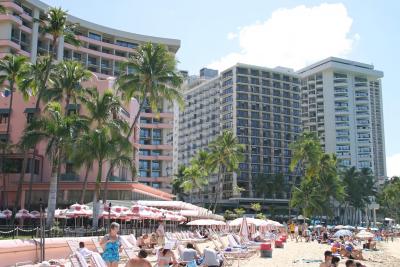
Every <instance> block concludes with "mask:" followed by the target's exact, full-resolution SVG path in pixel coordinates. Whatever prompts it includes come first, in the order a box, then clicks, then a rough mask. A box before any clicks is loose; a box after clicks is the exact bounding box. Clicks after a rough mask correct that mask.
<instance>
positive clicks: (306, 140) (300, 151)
mask: <svg viewBox="0 0 400 267" xmlns="http://www.w3.org/2000/svg"><path fill="white" fill-rule="evenodd" d="M290 149H291V150H292V151H293V156H292V161H291V162H290V170H291V171H294V170H295V169H296V168H297V167H299V168H300V171H301V173H302V175H305V177H306V178H309V179H311V178H313V177H315V176H316V175H317V173H318V168H319V161H320V158H321V156H322V154H323V151H322V148H321V144H320V142H319V140H318V138H317V136H316V135H315V134H314V133H310V132H304V133H303V134H302V135H300V137H299V138H298V139H297V140H296V141H295V142H294V143H292V144H291V145H290Z"/></svg>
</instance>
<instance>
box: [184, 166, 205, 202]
mask: <svg viewBox="0 0 400 267" xmlns="http://www.w3.org/2000/svg"><path fill="white" fill-rule="evenodd" d="M183 174H184V181H183V182H182V183H181V185H180V186H181V188H183V191H184V192H185V193H189V192H192V191H193V190H199V191H201V190H202V189H203V187H204V186H206V185H207V184H208V180H207V179H206V176H207V173H205V172H204V170H203V167H201V166H200V165H198V164H191V165H190V166H189V167H187V168H186V169H185V170H184V172H183ZM190 196H192V194H190Z"/></svg>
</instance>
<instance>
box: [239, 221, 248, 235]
mask: <svg viewBox="0 0 400 267" xmlns="http://www.w3.org/2000/svg"><path fill="white" fill-rule="evenodd" d="M239 235H240V236H241V237H244V238H249V226H248V224H247V220H246V217H243V219H242V224H241V225H240V230H239Z"/></svg>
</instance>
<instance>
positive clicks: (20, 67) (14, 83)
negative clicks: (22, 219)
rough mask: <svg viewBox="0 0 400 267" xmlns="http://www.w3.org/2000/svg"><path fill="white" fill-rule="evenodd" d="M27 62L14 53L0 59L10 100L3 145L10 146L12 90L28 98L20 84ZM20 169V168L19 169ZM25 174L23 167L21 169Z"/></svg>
mask: <svg viewBox="0 0 400 267" xmlns="http://www.w3.org/2000/svg"><path fill="white" fill-rule="evenodd" d="M28 66H29V63H28V62H27V58H26V57H24V56H15V55H7V56H5V57H4V58H3V59H1V60H0V73H1V74H0V84H1V85H4V83H5V82H7V83H8V84H7V85H8V88H5V89H4V94H9V97H10V101H9V105H8V110H9V113H8V120H7V130H6V142H5V144H4V147H7V146H10V145H11V143H10V126H11V118H12V116H11V115H12V112H13V100H14V91H15V88H16V89H18V90H19V91H20V92H21V93H22V95H23V98H24V100H28V99H29V96H30V95H29V94H30V91H29V90H27V88H25V87H24V86H20V85H21V81H23V79H24V78H25V77H26V73H27V69H28ZM4 147H3V149H2V154H1V162H0V164H1V172H2V174H3V175H5V169H4V168H5V153H6V150H5V149H4ZM23 163H24V164H23V165H24V166H26V161H24V162H23ZM21 171H22V170H21ZM23 171H24V174H25V169H24V170H23ZM23 178H24V175H22V177H21V176H20V178H19V182H18V189H17V194H16V198H17V199H16V201H15V203H18V200H19V196H20V194H21V192H18V190H22V182H23ZM3 179H4V178H3ZM15 209H16V206H14V210H15Z"/></svg>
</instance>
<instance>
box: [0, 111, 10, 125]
mask: <svg viewBox="0 0 400 267" xmlns="http://www.w3.org/2000/svg"><path fill="white" fill-rule="evenodd" d="M8 117H9V114H8V113H3V114H0V124H4V123H8Z"/></svg>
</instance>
